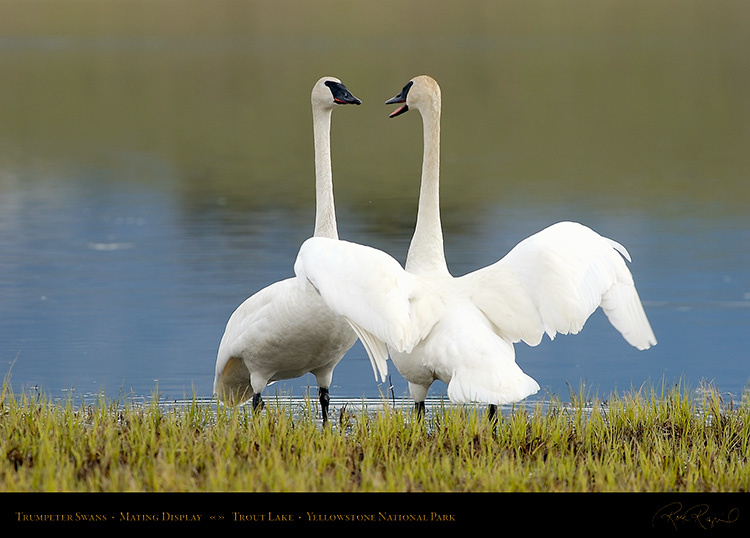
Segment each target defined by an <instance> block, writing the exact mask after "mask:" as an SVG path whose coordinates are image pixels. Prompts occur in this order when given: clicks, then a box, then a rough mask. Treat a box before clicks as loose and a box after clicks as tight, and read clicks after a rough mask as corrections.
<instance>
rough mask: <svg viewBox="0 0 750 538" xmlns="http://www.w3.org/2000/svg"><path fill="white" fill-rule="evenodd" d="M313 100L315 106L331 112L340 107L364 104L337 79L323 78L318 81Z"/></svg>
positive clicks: (314, 87)
mask: <svg viewBox="0 0 750 538" xmlns="http://www.w3.org/2000/svg"><path fill="white" fill-rule="evenodd" d="M311 100H312V102H313V105H317V106H320V107H322V108H323V109H330V110H332V109H333V108H335V107H336V106H338V105H360V104H362V101H360V100H359V99H357V98H356V97H354V96H353V95H352V94H351V92H349V90H348V89H347V88H346V86H344V84H343V83H342V82H341V81H340V80H339V79H337V78H336V77H322V78H321V79H320V80H318V82H316V83H315V86H313V90H312V96H311Z"/></svg>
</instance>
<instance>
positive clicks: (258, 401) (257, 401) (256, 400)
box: [253, 392, 263, 411]
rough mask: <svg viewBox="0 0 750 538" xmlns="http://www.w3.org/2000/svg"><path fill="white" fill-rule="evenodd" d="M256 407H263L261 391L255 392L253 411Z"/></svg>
mask: <svg viewBox="0 0 750 538" xmlns="http://www.w3.org/2000/svg"><path fill="white" fill-rule="evenodd" d="M256 409H263V398H261V397H260V392H256V393H255V394H253V411H255V410H256Z"/></svg>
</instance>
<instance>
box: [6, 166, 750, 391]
mask: <svg viewBox="0 0 750 538" xmlns="http://www.w3.org/2000/svg"><path fill="white" fill-rule="evenodd" d="M164 175H165V178H166V179H164V178H162V179H161V180H160V181H159V182H157V184H156V186H154V185H148V184H134V183H132V182H128V183H123V182H118V181H116V180H112V178H109V177H107V174H106V172H101V171H99V172H97V171H90V172H86V173H79V174H78V175H74V177H70V176H66V177H57V176H55V175H54V174H51V175H50V176H49V177H44V176H42V177H35V178H34V180H33V181H30V180H29V178H27V177H24V176H23V175H14V174H12V173H3V175H2V177H1V179H0V192H1V193H2V196H0V370H2V373H4V374H8V375H9V376H10V377H9V379H10V382H11V385H12V387H13V389H14V390H15V391H21V390H39V391H44V392H45V393H47V394H49V395H51V396H52V397H54V398H57V397H67V396H71V395H74V396H82V397H86V396H89V395H95V394H102V393H103V394H106V395H107V396H109V397H118V396H121V395H127V396H137V397H149V396H151V395H152V394H153V393H154V392H155V391H158V393H159V394H160V396H162V397H164V398H167V399H171V398H174V399H179V398H182V397H185V396H193V395H194V396H196V397H198V398H210V397H211V388H212V380H213V370H214V360H215V353H216V349H217V346H218V343H219V340H220V338H221V335H222V331H223V328H224V324H225V322H226V320H227V318H228V317H229V315H230V314H231V312H232V311H233V310H234V308H235V307H236V306H237V305H238V304H239V303H240V302H242V300H244V299H245V298H246V297H247V296H249V295H250V294H252V293H254V292H255V291H257V290H258V289H260V288H261V287H263V286H265V285H268V284H270V283H271V282H273V281H275V280H278V279H281V278H285V277H287V276H290V275H291V274H292V265H293V262H294V257H295V255H296V251H297V248H298V246H299V244H300V243H301V242H302V241H303V240H304V239H305V238H306V237H307V234H309V233H310V230H311V228H312V208H309V209H305V210H299V209H294V208H289V207H260V208H256V209H255V210H252V211H247V210H242V211H239V210H237V209H233V208H232V207H231V206H232V204H227V203H226V201H225V200H222V199H220V198H212V197H209V196H207V197H205V198H204V199H201V200H199V202H200V203H199V204H198V207H194V206H191V207H190V208H189V209H188V208H187V206H186V204H184V203H183V202H184V201H183V200H181V199H180V196H179V194H178V193H179V190H178V189H176V188H174V186H173V184H171V183H170V179H169V172H165V173H164ZM695 215H698V216H695ZM370 218H371V215H368V214H366V213H365V214H358V213H357V212H356V211H354V210H352V209H350V208H346V207H342V208H340V211H339V227H340V234H341V236H342V238H346V239H352V240H355V241H359V242H363V243H368V244H373V245H375V246H378V247H379V248H382V249H385V250H387V251H388V252H390V253H391V254H393V255H394V256H395V257H397V258H398V259H400V260H403V258H404V255H405V250H406V245H407V243H408V240H409V237H410V234H411V229H410V227H409V226H408V225H402V224H398V223H396V224H394V225H393V226H390V227H388V230H389V231H388V232H387V233H378V232H376V231H375V230H373V229H371V226H369V225H368V224H367V222H368V219H370ZM562 219H574V220H579V221H581V222H584V223H585V224H587V225H589V226H592V227H593V228H594V229H596V230H598V231H599V232H600V233H602V234H605V235H608V236H610V237H612V238H614V239H617V240H618V241H621V242H622V243H624V244H625V245H626V247H627V248H628V249H629V250H630V253H631V255H632V257H633V263H632V264H631V266H630V267H631V270H632V272H633V274H634V277H635V280H636V284H637V287H638V289H639V292H640V294H641V297H642V299H643V302H644V304H645V307H646V311H647V314H648V316H649V318H650V320H651V322H652V326H653V328H654V331H655V333H656V335H657V338H658V339H659V344H658V346H656V347H655V348H653V349H651V350H648V351H643V352H639V351H636V350H635V349H633V348H631V347H630V346H628V345H627V344H626V343H625V342H624V340H623V339H622V338H621V337H620V335H619V334H618V333H616V331H615V330H614V329H613V328H612V327H611V326H610V325H609V324H608V322H607V321H606V319H605V318H604V316H603V314H602V313H601V312H600V311H598V312H596V313H595V315H594V316H592V318H591V319H590V320H589V322H588V324H587V325H586V327H585V328H584V330H583V332H582V333H581V334H579V335H575V336H558V337H557V338H556V339H555V340H554V341H552V342H550V341H549V340H547V339H546V338H545V340H544V341H543V342H542V344H541V345H540V346H538V347H534V348H531V347H528V346H525V345H523V344H519V345H517V346H516V349H517V360H518V363H519V364H520V365H521V367H522V368H523V369H524V370H525V371H526V372H527V373H528V374H529V375H531V376H532V377H534V378H535V379H536V380H537V381H538V382H539V384H540V385H541V387H542V392H541V393H540V394H539V395H538V396H537V398H536V399H544V398H547V397H550V396H553V395H554V396H559V397H562V398H563V399H567V397H568V391H569V388H573V389H575V390H578V389H579V388H581V386H585V387H586V388H587V390H589V391H590V392H592V393H596V394H598V395H607V394H608V393H610V392H612V391H618V392H620V393H622V392H624V391H628V390H631V389H632V388H638V387H641V386H644V385H646V386H656V387H657V388H658V387H660V386H661V384H662V382H666V383H667V384H668V385H669V384H673V383H676V382H682V383H683V384H685V385H686V386H687V387H689V388H690V389H696V388H698V387H699V386H700V385H701V383H703V382H704V381H711V382H713V383H715V385H716V386H717V387H718V388H719V390H720V391H721V392H722V393H725V395H726V396H727V397H732V398H734V399H735V400H738V399H739V398H740V397H741V395H742V393H743V391H744V390H745V389H746V388H747V386H748V381H750V367H749V366H748V351H747V350H748V349H749V347H750V253H749V250H748V246H749V245H750V223H749V222H748V219H745V218H742V217H741V216H736V215H730V214H722V213H721V212H714V213H707V212H705V211H703V212H698V211H697V208H691V207H690V206H689V205H687V206H684V207H681V208H679V210H678V211H670V212H669V215H666V216H663V217H659V216H654V215H653V214H645V213H644V214H638V213H635V214H631V213H628V212H625V211H619V212H612V211H608V210H604V209H602V206H601V205H598V204H596V203H595V201H588V202H587V201H580V202H579V203H576V204H561V205H552V206H549V205H548V206H533V205H531V204H530V203H528V202H526V203H524V204H515V205H514V204H508V205H504V206H499V205H494V206H493V205H490V206H488V207H485V208H482V209H481V210H480V211H478V212H474V213H471V214H467V215H466V216H465V218H462V216H461V215H455V214H454V215H451V216H450V218H444V220H446V221H447V222H450V223H451V224H450V225H448V226H446V229H445V230H444V232H445V236H446V255H447V257H448V260H449V265H450V268H451V270H452V272H453V273H454V274H456V275H459V274H463V273H465V272H468V271H470V270H472V269H475V268H478V267H481V266H483V265H485V264H487V263H491V262H492V261H494V260H495V259H497V258H499V257H501V256H502V255H503V253H505V252H506V251H507V250H508V249H509V248H511V247H512V246H513V244H515V243H516V242H517V241H519V240H520V239H522V238H523V237H526V236H528V235H529V234H531V233H533V232H535V231H537V230H539V229H540V228H542V227H544V226H546V225H548V224H550V223H552V222H554V221H556V220H562ZM410 220H411V219H405V222H410ZM457 223H458V224H460V225H457ZM390 381H391V383H392V386H389V385H387V384H380V383H377V382H376V381H375V379H374V376H373V373H372V370H371V367H370V364H369V361H368V360H367V357H366V355H365V353H364V350H363V349H362V347H361V345H360V344H357V345H356V346H355V347H354V348H353V349H352V350H351V351H350V352H349V354H348V355H347V356H346V357H345V359H344V360H343V361H342V362H341V363H340V365H339V367H338V368H337V370H336V372H335V374H334V384H333V387H332V394H333V395H334V396H336V397H343V398H355V399H356V398H377V397H379V396H380V395H381V394H388V395H391V394H393V395H395V396H396V397H398V398H400V397H405V396H406V395H407V388H406V383H405V382H404V380H403V379H402V378H401V377H400V375H399V374H398V372H397V371H396V370H395V368H391V380H390ZM311 385H313V386H314V379H313V377H312V376H311V375H307V376H304V377H302V378H299V379H296V380H290V381H284V382H279V383H277V384H274V385H272V386H270V387H269V388H268V389H267V391H266V394H267V395H268V396H272V395H274V394H281V395H291V396H295V397H301V396H304V395H306V394H307V391H308V390H309V389H310V386H311ZM430 394H431V396H436V397H440V396H442V395H444V394H445V386H444V385H442V384H441V383H439V382H437V383H435V385H434V386H433V388H432V390H431V393H430Z"/></svg>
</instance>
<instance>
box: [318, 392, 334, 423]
mask: <svg viewBox="0 0 750 538" xmlns="http://www.w3.org/2000/svg"><path fill="white" fill-rule="evenodd" d="M318 397H319V398H320V411H321V412H322V413H323V423H324V424H325V423H326V422H328V403H329V402H330V401H331V396H330V395H329V394H328V389H325V388H323V387H318Z"/></svg>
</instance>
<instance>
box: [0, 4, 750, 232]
mask: <svg viewBox="0 0 750 538" xmlns="http://www.w3.org/2000/svg"><path fill="white" fill-rule="evenodd" d="M0 12H1V13H2V16H1V17H0V73H2V81H1V82H0V118H1V119H0V167H2V168H3V169H5V170H8V169H18V168H21V169H28V168H29V167H54V168H56V169H60V168H64V167H65V166H68V165H70V166H73V167H77V166H79V165H80V163H82V162H83V163H87V164H88V165H90V166H92V167H109V168H110V169H112V170H118V169H119V168H124V169H125V172H124V173H123V174H122V175H123V176H126V177H127V180H128V181H136V180H138V178H139V174H137V173H136V174H134V173H132V167H133V166H134V164H133V163H134V162H136V163H137V162H139V161H138V160H137V159H134V157H137V156H140V157H141V158H142V159H141V163H142V164H143V163H148V162H150V161H149V159H151V158H156V159H159V160H160V161H162V162H163V163H167V164H168V166H170V167H171V168H173V169H174V170H175V175H176V177H178V178H179V182H178V185H170V186H169V188H177V189H179V192H180V193H181V195H182V196H184V198H185V203H187V204H194V203H200V202H199V201H200V200H202V199H205V197H207V196H208V197H209V198H212V197H214V196H221V197H223V198H225V199H227V200H228V201H229V203H232V204H265V203H279V204H292V205H298V204H301V205H304V206H305V207H309V206H311V198H312V194H313V192H312V171H313V168H312V143H311V122H310V111H309V108H310V107H309V90H310V88H311V87H312V84H313V83H314V82H315V80H317V78H318V77H319V76H322V75H334V76H338V77H339V78H341V79H342V80H343V81H344V82H345V83H346V84H347V85H348V86H349V88H350V89H351V90H352V92H353V93H354V94H355V95H357V96H358V97H360V98H361V99H362V100H363V101H364V105H363V106H361V107H359V108H357V109H356V110H348V109H347V110H342V111H339V112H337V113H336V115H335V118H334V125H333V137H334V146H333V151H334V180H335V182H336V196H337V202H338V203H339V204H340V205H342V206H350V207H352V208H354V209H355V210H356V209H357V208H359V207H363V206H364V205H365V204H368V205H370V206H371V207H372V205H373V204H374V206H375V207H374V211H375V213H374V215H373V218H375V219H377V218H379V217H378V215H379V214H380V213H381V212H382V213H383V214H385V215H386V217H384V218H387V215H388V213H390V212H392V211H404V210H408V211H411V212H413V211H414V203H415V196H416V191H417V180H418V175H419V161H420V158H421V154H420V152H421V149H420V148H421V125H420V123H419V121H417V119H416V118H414V117H411V118H408V119H406V118H400V119H396V120H389V119H388V118H387V115H388V112H389V110H388V109H389V108H390V107H386V106H384V105H383V102H384V101H385V100H386V99H387V98H389V97H391V96H392V95H394V94H396V93H397V92H398V91H399V90H400V88H401V87H402V86H403V85H404V84H405V83H406V82H407V81H408V79H409V78H411V77H412V76H414V75H417V74H422V73H428V74H431V75H432V76H434V77H435V78H436V79H437V80H438V82H439V83H440V84H441V86H442V89H443V146H442V147H443V174H442V178H443V182H442V194H443V207H444V209H445V210H446V211H444V213H445V214H446V218H448V219H449V218H450V217H449V215H450V214H451V211H452V210H467V209H468V210H470V209H471V208H472V207H473V206H475V205H477V204H487V203H497V202H500V203H503V201H504V200H508V199H515V200H518V199H519V197H520V198H521V199H522V198H523V197H524V196H528V197H531V198H533V199H535V201H536V202H540V201H544V200H549V201H550V202H559V201H560V200H564V199H572V200H576V199H580V198H581V197H583V198H584V199H586V198H590V197H593V198H594V199H595V200H596V201H597V202H596V203H607V204H612V206H613V208H617V207H619V208H625V209H628V208H637V209H639V210H644V211H659V212H662V211H664V210H665V209H669V207H672V206H673V205H675V201H678V202H679V200H682V199H687V200H690V201H691V202H694V201H700V204H701V205H704V206H705V207H706V210H711V209H713V210H716V208H717V206H719V207H720V210H721V211H725V210H729V211H743V210H744V208H745V206H746V205H747V203H748V201H749V195H750V187H748V181H747V179H748V177H750V151H748V149H750V102H749V101H750V31H748V30H750V24H749V23H750V3H747V2H742V1H727V0H716V1H710V2H709V1H693V0H680V1H655V2H653V1H652V2H646V1H631V0H613V1H607V2H601V1H593V0H575V1H571V2H559V1H552V0H540V1H529V2H518V1H498V2H486V1H474V0H469V1H461V2H459V1H441V0H438V1H435V0H418V1H403V0H401V1H392V0H381V1H378V2H358V1H354V2H340V1H339V2H337V1H331V0H328V1H326V0H322V1H301V0H300V1H289V0H281V1H262V0H250V1H242V0H212V1H210V2H206V1H196V0H145V1H140V0H47V1H42V0H17V1H8V0H2V1H1V2H0ZM141 179H142V180H144V181H150V182H155V183H157V184H158V182H159V178H158V177H153V176H152V175H149V174H147V173H144V174H143V177H141ZM155 186H158V185H155ZM404 197H406V198H404ZM392 204H395V206H394V205H392ZM677 205H679V204H677ZM665 206H666V207H665Z"/></svg>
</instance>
